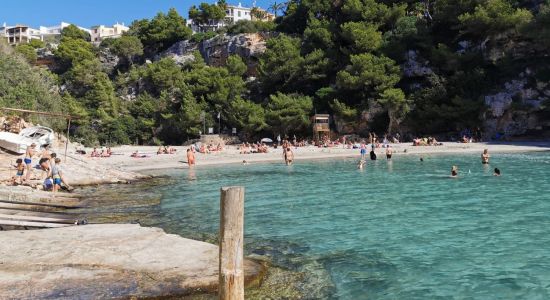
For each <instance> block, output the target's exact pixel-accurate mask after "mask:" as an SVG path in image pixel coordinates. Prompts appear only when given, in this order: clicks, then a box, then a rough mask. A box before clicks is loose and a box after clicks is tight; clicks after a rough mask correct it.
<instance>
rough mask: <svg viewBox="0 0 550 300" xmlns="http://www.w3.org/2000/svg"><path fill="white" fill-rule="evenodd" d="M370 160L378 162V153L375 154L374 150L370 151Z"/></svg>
mask: <svg viewBox="0 0 550 300" xmlns="http://www.w3.org/2000/svg"><path fill="white" fill-rule="evenodd" d="M370 160H376V153H374V150H371V151H370Z"/></svg>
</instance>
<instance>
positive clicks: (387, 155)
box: [386, 145, 393, 160]
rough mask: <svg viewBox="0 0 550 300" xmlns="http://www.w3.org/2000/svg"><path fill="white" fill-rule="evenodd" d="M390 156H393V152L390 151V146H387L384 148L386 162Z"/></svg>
mask: <svg viewBox="0 0 550 300" xmlns="http://www.w3.org/2000/svg"><path fill="white" fill-rule="evenodd" d="M392 154H393V150H392V148H391V146H390V145H388V147H387V148H386V159H387V160H390V159H391V156H392Z"/></svg>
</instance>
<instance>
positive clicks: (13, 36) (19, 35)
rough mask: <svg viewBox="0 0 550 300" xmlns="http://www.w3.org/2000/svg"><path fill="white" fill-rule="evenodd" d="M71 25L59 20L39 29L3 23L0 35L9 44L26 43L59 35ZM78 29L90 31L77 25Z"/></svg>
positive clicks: (0, 27)
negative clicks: (55, 23)
mask: <svg viewBox="0 0 550 300" xmlns="http://www.w3.org/2000/svg"><path fill="white" fill-rule="evenodd" d="M69 25H71V24H70V23H65V22H61V24H59V25H54V26H50V27H46V26H40V27H39V29H35V28H31V27H29V26H26V25H21V24H17V25H15V26H8V25H6V23H4V24H3V25H2V26H0V37H4V38H6V39H7V41H8V43H10V44H12V45H13V44H21V43H28V42H29V41H30V40H33V39H38V40H41V41H44V40H46V39H48V38H51V37H54V38H55V37H59V36H61V31H62V30H63V29H64V28H65V27H67V26H69ZM77 27H78V28H79V29H81V30H84V31H86V32H88V33H90V29H87V28H84V27H80V26H77Z"/></svg>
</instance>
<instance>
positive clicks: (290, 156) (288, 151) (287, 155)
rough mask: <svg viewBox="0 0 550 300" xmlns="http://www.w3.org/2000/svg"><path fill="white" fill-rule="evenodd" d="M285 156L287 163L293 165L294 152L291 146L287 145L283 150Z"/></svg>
mask: <svg viewBox="0 0 550 300" xmlns="http://www.w3.org/2000/svg"><path fill="white" fill-rule="evenodd" d="M283 156H284V158H285V163H286V165H287V166H290V165H292V161H294V153H292V150H291V149H290V147H287V148H285V149H284V150H283Z"/></svg>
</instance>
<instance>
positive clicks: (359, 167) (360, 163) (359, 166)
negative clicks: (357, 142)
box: [357, 160, 365, 170]
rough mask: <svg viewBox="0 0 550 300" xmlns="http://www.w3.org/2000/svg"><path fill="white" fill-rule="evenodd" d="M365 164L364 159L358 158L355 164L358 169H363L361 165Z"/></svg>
mask: <svg viewBox="0 0 550 300" xmlns="http://www.w3.org/2000/svg"><path fill="white" fill-rule="evenodd" d="M364 166H365V161H364V160H360V161H359V164H358V165H357V169H359V170H363V167H364Z"/></svg>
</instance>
